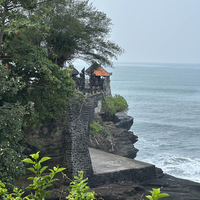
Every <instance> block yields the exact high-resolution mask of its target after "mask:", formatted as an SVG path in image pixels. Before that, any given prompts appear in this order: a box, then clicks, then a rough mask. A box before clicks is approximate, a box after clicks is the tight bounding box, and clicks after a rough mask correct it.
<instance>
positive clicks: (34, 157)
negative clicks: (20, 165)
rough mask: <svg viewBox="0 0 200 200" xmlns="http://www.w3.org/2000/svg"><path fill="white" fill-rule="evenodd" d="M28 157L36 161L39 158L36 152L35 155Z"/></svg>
mask: <svg viewBox="0 0 200 200" xmlns="http://www.w3.org/2000/svg"><path fill="white" fill-rule="evenodd" d="M30 156H31V157H32V158H33V159H35V160H37V159H38V158H39V151H38V152H37V153H35V154H30Z"/></svg>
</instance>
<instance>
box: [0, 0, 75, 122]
mask: <svg viewBox="0 0 200 200" xmlns="http://www.w3.org/2000/svg"><path fill="white" fill-rule="evenodd" d="M50 2H51V1H50V0H49V1H48V0H46V1H45V0H43V1H38V0H30V2H29V1H26V0H24V1H23V0H21V1H3V3H1V4H0V5H1V8H2V9H1V11H2V13H1V16H2V14H3V12H6V13H7V15H6V17H4V27H3V26H2V27H3V28H2V29H1V33H4V36H3V40H2V48H1V60H2V63H3V64H5V65H7V66H8V69H9V78H13V79H15V78H16V77H18V76H20V77H21V82H23V83H24V84H25V86H24V88H23V89H22V90H21V91H19V92H18V93H17V95H15V96H14V97H13V96H12V97H11V96H10V95H9V94H5V95H3V100H4V101H6V102H11V103H14V102H16V101H19V102H20V103H21V104H22V105H26V104H27V103H28V102H29V101H32V102H33V103H34V110H35V112H34V113H33V112H31V114H30V115H26V116H25V117H26V122H28V125H38V124H42V123H43V122H44V121H45V120H48V119H49V120H51V119H56V118H57V117H59V116H61V115H62V114H64V113H65V106H66V104H67V102H68V101H69V99H70V97H72V96H73V84H74V82H73V80H72V78H71V77H70V75H69V73H68V71H66V70H62V69H60V68H59V67H58V66H57V65H55V64H53V63H52V62H51V61H50V60H49V59H48V56H47V52H46V51H45V49H44V48H42V47H40V40H41V39H43V40H44V39H45V36H47V35H48V30H49V27H50V26H51V24H50V23H47V20H48V22H49V17H50V16H51V10H52V6H51V4H50ZM16 16H19V17H18V18H16ZM13 17H14V18H13ZM2 19H3V18H2ZM4 30H5V31H4ZM29 33H31V34H32V35H36V36H37V37H35V38H36V40H35V41H37V44H36V42H35V41H33V39H32V38H30V35H29ZM33 122H34V123H33Z"/></svg>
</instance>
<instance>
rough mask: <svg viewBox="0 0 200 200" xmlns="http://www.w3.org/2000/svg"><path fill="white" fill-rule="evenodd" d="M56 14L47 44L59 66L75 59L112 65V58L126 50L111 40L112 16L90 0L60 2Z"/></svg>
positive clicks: (52, 19)
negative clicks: (94, 5) (98, 8)
mask: <svg viewBox="0 0 200 200" xmlns="http://www.w3.org/2000/svg"><path fill="white" fill-rule="evenodd" d="M54 2H55V1H54ZM54 14H55V15H54V16H53V17H52V18H51V22H52V25H53V29H51V31H50V34H49V36H48V37H47V39H46V47H47V49H48V55H49V58H50V59H51V60H52V61H53V62H54V63H56V64H58V65H59V66H61V67H63V66H64V63H65V62H69V63H71V62H73V61H74V60H75V59H81V60H83V61H85V62H87V63H89V64H93V63H95V62H98V63H100V64H102V65H104V66H112V61H111V60H112V59H113V58H114V59H117V56H119V55H121V54H122V53H123V49H122V48H121V47H119V46H118V45H117V44H115V43H114V42H112V41H110V40H109V39H108V37H109V34H110V32H111V28H112V23H111V19H109V18H108V17H107V16H106V14H105V13H103V12H100V11H98V10H97V9H96V8H94V7H93V5H92V4H91V3H89V1H87V0H86V1H76V0H74V1H65V4H61V3H59V2H57V3H55V4H54Z"/></svg>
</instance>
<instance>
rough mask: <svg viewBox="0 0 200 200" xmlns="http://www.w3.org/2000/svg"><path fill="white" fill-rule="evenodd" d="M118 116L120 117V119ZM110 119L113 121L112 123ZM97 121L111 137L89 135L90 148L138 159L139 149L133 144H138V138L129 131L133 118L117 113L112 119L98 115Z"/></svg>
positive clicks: (98, 134) (99, 134)
mask: <svg viewBox="0 0 200 200" xmlns="http://www.w3.org/2000/svg"><path fill="white" fill-rule="evenodd" d="M118 116H120V118H119V117H118ZM110 119H111V120H112V121H110ZM96 120H98V121H99V122H100V123H101V125H102V126H104V127H106V128H107V129H108V130H109V132H110V136H108V137H107V138H105V137H103V135H102V134H101V133H96V134H95V135H89V140H88V146H89V147H92V148H96V149H100V150H103V151H106V152H108V153H113V154H117V155H120V156H124V157H128V158H132V159H134V158H135V157H136V154H137V152H138V149H136V148H135V147H134V145H133V144H134V143H135V142H137V140H138V137H137V136H136V135H134V134H133V132H131V131H128V130H129V129H130V127H131V126H132V124H133V118H132V117H130V116H128V115H126V114H125V113H117V114H116V115H115V116H114V117H112V118H110V117H109V118H106V117H105V116H103V117H102V115H96ZM115 122H116V123H115ZM119 127H120V128H119Z"/></svg>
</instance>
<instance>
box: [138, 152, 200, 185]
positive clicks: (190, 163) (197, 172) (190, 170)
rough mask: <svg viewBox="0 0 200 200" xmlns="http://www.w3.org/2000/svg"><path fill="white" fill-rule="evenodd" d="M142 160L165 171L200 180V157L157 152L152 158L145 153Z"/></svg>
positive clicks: (173, 174) (192, 179)
mask: <svg viewBox="0 0 200 200" xmlns="http://www.w3.org/2000/svg"><path fill="white" fill-rule="evenodd" d="M136 159H138V158H136ZM139 159H140V158H139ZM140 160H141V161H144V162H148V163H152V164H155V165H156V167H159V168H162V170H163V171H164V173H168V174H170V175H172V176H175V177H178V178H183V179H188V180H191V181H195V182H200V159H199V158H192V157H184V156H183V155H171V154H157V155H155V156H153V157H151V158H149V157H145V156H144V155H143V156H141V159H140Z"/></svg>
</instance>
